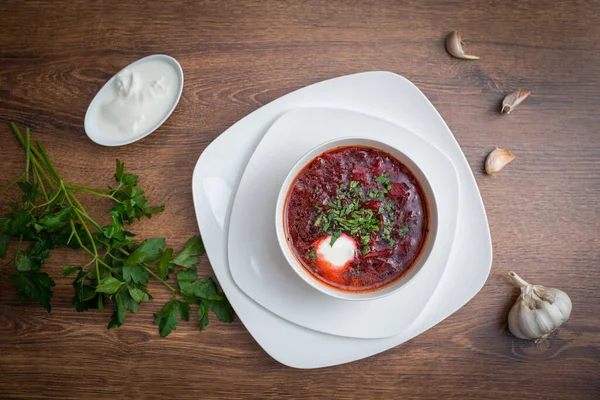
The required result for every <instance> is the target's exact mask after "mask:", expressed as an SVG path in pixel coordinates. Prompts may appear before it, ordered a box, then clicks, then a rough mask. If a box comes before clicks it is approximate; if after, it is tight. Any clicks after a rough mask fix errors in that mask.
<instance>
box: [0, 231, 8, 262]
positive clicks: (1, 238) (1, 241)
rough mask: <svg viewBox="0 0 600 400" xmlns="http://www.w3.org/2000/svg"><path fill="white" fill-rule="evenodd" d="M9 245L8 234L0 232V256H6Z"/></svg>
mask: <svg viewBox="0 0 600 400" xmlns="http://www.w3.org/2000/svg"><path fill="white" fill-rule="evenodd" d="M9 245H10V236H9V235H7V234H5V233H2V232H0V258H4V257H6V252H7V251H8V246H9Z"/></svg>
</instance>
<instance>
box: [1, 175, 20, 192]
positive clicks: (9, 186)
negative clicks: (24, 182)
mask: <svg viewBox="0 0 600 400" xmlns="http://www.w3.org/2000/svg"><path fill="white" fill-rule="evenodd" d="M23 175H25V173H24V172H23V173H22V174H21V175H20V176H19V177H18V178H17V179H15V180H14V181H12V182H11V183H9V184H8V185H6V186H4V187H3V188H2V189H0V193H2V192H5V191H7V190H8V189H10V188H11V187H13V186H14V185H15V184H16V183H17V182H19V181H20V180H21V179H22V178H23Z"/></svg>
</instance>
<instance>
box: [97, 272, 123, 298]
mask: <svg viewBox="0 0 600 400" xmlns="http://www.w3.org/2000/svg"><path fill="white" fill-rule="evenodd" d="M121 285H123V282H121V281H120V280H118V279H116V278H114V277H112V276H109V277H108V278H106V279H104V280H102V281H101V282H100V283H99V284H98V286H97V287H96V292H98V293H107V294H114V293H116V292H117V290H119V289H120V288H121Z"/></svg>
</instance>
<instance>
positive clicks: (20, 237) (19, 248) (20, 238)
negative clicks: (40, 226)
mask: <svg viewBox="0 0 600 400" xmlns="http://www.w3.org/2000/svg"><path fill="white" fill-rule="evenodd" d="M21 243H23V235H21V236H19V244H18V245H17V251H16V252H15V263H16V262H17V257H18V256H19V251H21Z"/></svg>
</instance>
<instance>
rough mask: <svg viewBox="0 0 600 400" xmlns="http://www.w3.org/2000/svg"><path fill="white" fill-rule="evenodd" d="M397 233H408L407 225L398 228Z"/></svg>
mask: <svg viewBox="0 0 600 400" xmlns="http://www.w3.org/2000/svg"><path fill="white" fill-rule="evenodd" d="M398 233H399V234H401V235H404V234H405V233H408V226H405V227H404V228H400V229H399V230H398Z"/></svg>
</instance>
